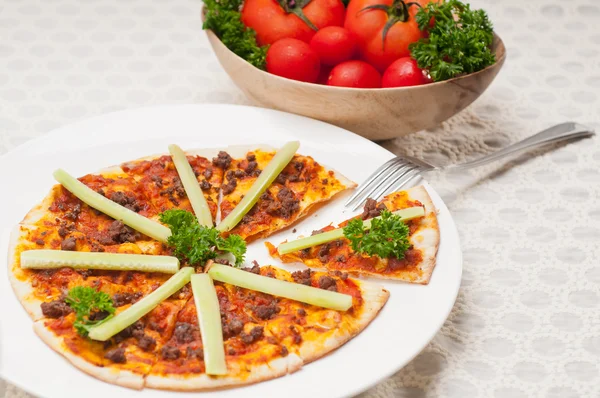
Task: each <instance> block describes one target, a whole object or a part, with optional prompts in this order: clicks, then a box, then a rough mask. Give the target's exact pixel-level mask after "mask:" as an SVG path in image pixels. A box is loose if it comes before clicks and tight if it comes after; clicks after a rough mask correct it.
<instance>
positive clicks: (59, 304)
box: [41, 300, 72, 319]
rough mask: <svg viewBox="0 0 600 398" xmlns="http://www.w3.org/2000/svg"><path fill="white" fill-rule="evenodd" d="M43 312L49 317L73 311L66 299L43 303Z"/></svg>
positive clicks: (57, 316)
mask: <svg viewBox="0 0 600 398" xmlns="http://www.w3.org/2000/svg"><path fill="white" fill-rule="evenodd" d="M41 307H42V314H43V315H44V316H45V317H48V318H54V319H56V318H60V317H61V316H64V315H68V314H70V313H71V312H72V310H71V307H69V305H68V304H67V303H65V302H64V300H54V301H50V302H49V303H42V305H41Z"/></svg>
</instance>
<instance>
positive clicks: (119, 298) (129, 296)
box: [112, 292, 142, 307]
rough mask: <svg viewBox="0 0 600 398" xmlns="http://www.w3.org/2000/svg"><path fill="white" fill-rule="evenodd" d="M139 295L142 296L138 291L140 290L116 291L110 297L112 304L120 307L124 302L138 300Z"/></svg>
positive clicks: (129, 302) (128, 302)
mask: <svg viewBox="0 0 600 398" xmlns="http://www.w3.org/2000/svg"><path fill="white" fill-rule="evenodd" d="M140 297H142V293H140V292H135V293H117V294H115V295H114V296H113V297H112V299H113V305H114V306H115V307H122V306H124V305H126V304H132V303H135V302H136V301H138V300H139V299H140Z"/></svg>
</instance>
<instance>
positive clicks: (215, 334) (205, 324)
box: [191, 274, 227, 375]
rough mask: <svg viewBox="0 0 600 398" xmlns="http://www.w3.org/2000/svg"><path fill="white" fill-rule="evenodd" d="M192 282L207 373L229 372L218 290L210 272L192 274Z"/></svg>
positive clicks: (223, 373)
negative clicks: (209, 274)
mask: <svg viewBox="0 0 600 398" xmlns="http://www.w3.org/2000/svg"><path fill="white" fill-rule="evenodd" d="M191 283H192V292H193V293H194V303H195V304H196V311H197V312H198V324H199V325H200V333H201V335H202V345H203V346H204V347H203V349H204V363H205V365H206V374H208V375H225V374H227V364H226V363H225V347H224V346H223V329H222V328H221V311H220V309H219V299H218V298H217V291H216V290H215V286H214V284H213V281H212V279H211V278H210V276H208V274H195V275H192V277H191Z"/></svg>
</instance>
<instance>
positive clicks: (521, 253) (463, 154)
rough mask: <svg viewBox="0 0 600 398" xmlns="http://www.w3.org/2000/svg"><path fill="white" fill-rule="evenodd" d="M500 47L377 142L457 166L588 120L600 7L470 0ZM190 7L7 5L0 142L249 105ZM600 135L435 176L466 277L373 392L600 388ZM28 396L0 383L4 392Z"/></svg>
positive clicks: (564, 397)
mask: <svg viewBox="0 0 600 398" xmlns="http://www.w3.org/2000/svg"><path fill="white" fill-rule="evenodd" d="M473 4H474V5H475V6H478V7H484V8H485V9H486V10H487V11H488V12H489V14H490V16H491V18H492V20H493V21H494V23H495V27H496V30H497V32H498V33H499V34H500V36H501V37H502V38H503V39H504V41H505V43H506V46H507V48H508V59H507V61H506V64H505V67H504V69H503V70H502V71H501V73H500V75H499V76H498V78H497V80H496V81H495V82H494V83H493V85H492V86H491V88H490V89H489V90H488V91H487V92H486V93H485V94H484V95H483V96H482V97H481V98H480V99H479V100H478V101H477V102H476V103H475V104H473V105H472V106H471V107H469V108H468V109H467V110H466V111H464V112H463V113H461V114H460V115H458V116H457V117H455V118H454V119H452V120H450V121H448V122H446V123H444V124H443V125H441V126H439V127H438V128H436V129H433V130H431V131H425V132H421V133H418V134H415V135H413V136H410V137H406V138H400V139H396V140H393V141H388V142H385V143H383V145H384V146H385V147H387V148H389V149H391V150H392V151H394V152H396V153H408V154H412V155H417V156H423V157H425V158H428V159H431V160H435V161H441V162H455V161H461V160H464V159H466V158H469V157H472V156H476V155H478V154H482V153H485V152H489V151H492V150H494V149H497V148H499V147H501V146H504V145H506V144H507V143H509V142H511V141H514V140H516V139H518V138H520V137H524V136H526V135H530V134H532V133H534V132H536V131H538V130H540V129H542V128H544V127H546V126H549V125H551V124H553V123H556V122H561V121H565V120H569V119H574V120H577V121H580V122H582V123H585V124H589V125H591V126H593V127H595V128H596V129H598V130H600V123H599V122H600V99H599V96H600V1H598V0H576V1H569V2H566V1H558V0H544V1H542V0H535V1H534V0H531V1H522V0H497V1H492V0H488V1H483V0H473ZM199 9H200V2H199V1H191V0H173V1H147V0H2V1H1V2H0V154H2V153H4V152H6V151H8V150H10V149H11V148H14V147H15V146H17V145H19V144H21V143H23V142H25V141H27V140H29V139H32V138H34V137H37V136H40V135H42V134H44V133H45V132H47V131H48V130H50V129H53V128H55V127H58V126H61V125H64V124H67V123H70V122H73V121H75V120H78V119H81V118H86V117H89V116H93V115H98V114H101V113H104V112H108V111H113V110H117V109H125V108H131V107H138V106H144V105H150V104H164V103H189V102H223V103H247V100H246V99H245V98H244V96H243V95H242V94H241V92H240V91H238V90H237V89H236V87H235V86H234V85H233V84H232V83H231V82H230V81H229V79H228V77H227V75H226V74H225V73H224V72H223V71H222V70H221V68H220V67H219V64H218V63H217V60H216V59H215V57H214V56H213V55H212V52H211V49H210V47H209V45H208V42H207V40H206V36H205V34H204V33H203V32H202V30H201V23H200V19H199ZM599 142H600V140H599V139H598V138H595V139H592V140H586V141H582V142H579V143H577V144H573V145H568V146H564V147H560V148H554V149H552V150H549V151H543V152H538V153H537V155H539V156H536V157H532V156H529V157H521V158H519V159H517V160H516V161H513V162H511V163H509V164H499V165H498V164H497V165H494V166H489V167H485V168H483V169H479V170H477V171H473V172H471V173H465V174H461V175H448V176H443V175H436V176H431V178H430V179H431V182H432V184H433V186H434V187H435V188H436V189H437V190H438V191H439V192H440V193H441V194H442V195H443V197H444V199H445V201H446V203H447V204H448V206H449V207H450V209H451V211H452V212H453V214H454V217H455V220H456V222H457V224H458V230H459V232H460V236H461V240H462V246H463V252H464V277H463V283H462V287H461V289H460V293H459V296H458V300H457V302H456V305H455V307H454V310H453V311H452V314H451V315H450V317H449V318H448V320H447V321H446V323H445V324H444V326H443V328H442V330H441V331H440V333H438V334H437V336H436V337H435V338H434V340H433V341H432V343H431V344H430V345H429V346H428V347H427V348H426V349H425V350H424V351H423V352H422V353H421V354H420V355H419V356H418V357H417V358H415V359H414V360H413V361H412V362H411V363H410V364H409V365H408V366H406V367H405V368H404V369H403V370H401V371H400V372H398V373H397V374H396V375H395V376H393V377H392V378H390V379H388V380H386V381H384V382H382V383H381V384H379V385H378V386H376V387H374V388H373V389H371V390H369V391H367V392H365V393H364V395H361V397H362V398H367V397H368V398H374V397H378V398H379V397H381V398H383V397H411V398H416V397H425V396H436V397H437V396H439V397H459V398H463V397H475V396H482V397H483V396H485V397H496V398H505V397H511V398H518V397H529V396H540V397H548V398H550V397H552V398H572V397H599V396H600V365H599V363H600V315H599V314H600V264H599V262H598V258H600V199H599V198H600V144H599ZM27 396H28V395H27V394H26V393H24V392H22V391H20V390H19V389H17V388H15V387H13V386H11V385H10V384H5V383H4V382H1V381H0V397H6V398H15V397H27Z"/></svg>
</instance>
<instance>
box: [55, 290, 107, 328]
mask: <svg viewBox="0 0 600 398" xmlns="http://www.w3.org/2000/svg"><path fill="white" fill-rule="evenodd" d="M65 303H67V304H68V305H69V307H71V309H73V311H74V312H75V323H74V324H73V326H74V327H75V330H77V333H79V334H80V335H82V336H87V335H88V332H89V330H90V328H91V327H93V326H96V325H98V324H100V323H102V322H104V321H106V320H107V319H109V318H111V317H112V316H113V315H114V313H115V307H114V306H113V301H112V299H111V298H110V296H109V295H108V294H106V293H104V292H100V291H97V290H95V289H94V288H91V287H87V286H76V287H74V288H72V289H71V290H69V293H68V295H67V297H65ZM101 312H103V313H108V316H106V317H105V318H104V319H101V320H92V319H90V316H91V315H92V314H96V313H101Z"/></svg>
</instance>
